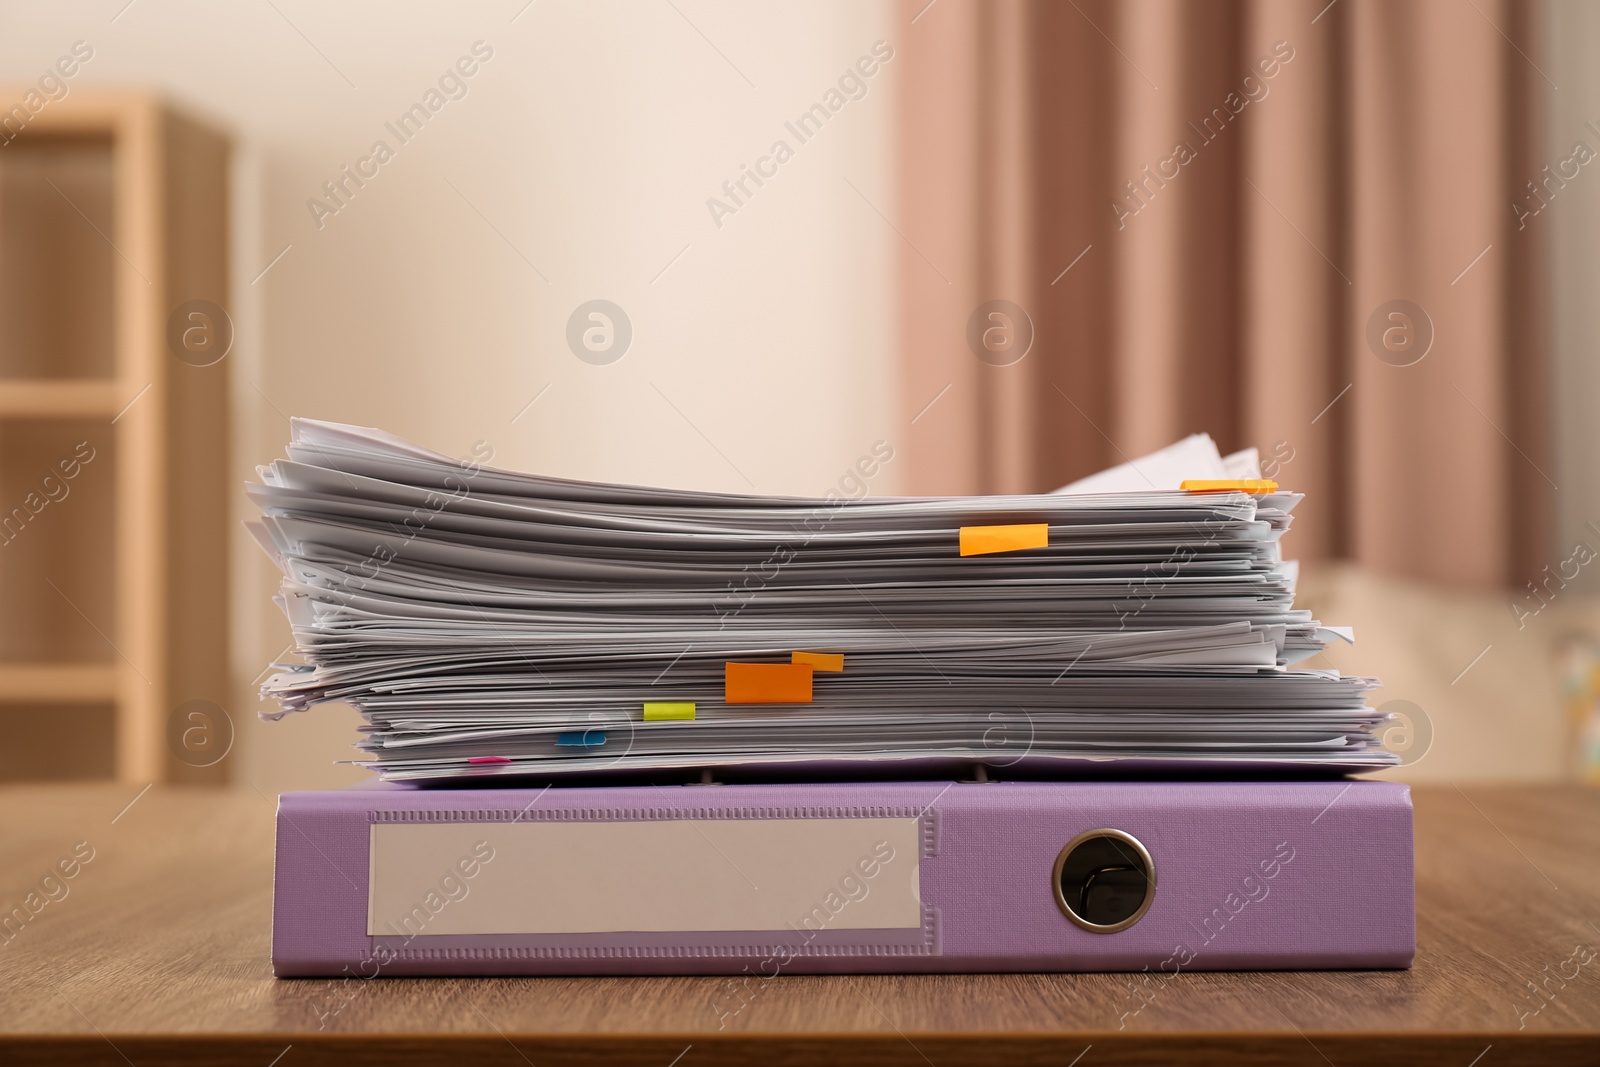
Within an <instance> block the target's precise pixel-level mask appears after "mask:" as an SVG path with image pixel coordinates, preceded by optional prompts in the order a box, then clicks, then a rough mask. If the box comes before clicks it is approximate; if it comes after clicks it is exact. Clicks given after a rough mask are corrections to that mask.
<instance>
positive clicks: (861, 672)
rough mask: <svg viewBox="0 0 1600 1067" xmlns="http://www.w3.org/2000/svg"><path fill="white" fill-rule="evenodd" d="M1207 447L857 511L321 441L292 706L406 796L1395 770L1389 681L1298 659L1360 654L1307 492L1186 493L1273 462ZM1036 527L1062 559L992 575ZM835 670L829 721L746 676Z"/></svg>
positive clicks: (338, 435)
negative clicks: (318, 710)
mask: <svg viewBox="0 0 1600 1067" xmlns="http://www.w3.org/2000/svg"><path fill="white" fill-rule="evenodd" d="M1175 448H1178V449H1185V448H1186V449H1190V450H1192V451H1193V452H1194V453H1195V456H1198V457H1199V459H1198V460H1197V459H1196V458H1195V456H1190V457H1189V458H1188V459H1187V460H1183V461H1180V462H1176V463H1172V464H1166V463H1163V462H1159V459H1160V457H1161V456H1162V455H1163V454H1160V453H1158V454H1157V456H1156V457H1148V458H1147V459H1146V460H1140V461H1135V462H1134V463H1133V464H1130V465H1127V466H1126V467H1125V468H1121V469H1119V470H1117V471H1111V472H1105V474H1103V475H1097V476H1096V478H1095V479H1093V480H1091V484H1089V485H1088V486H1087V488H1088V489H1089V490H1091V491H1088V492H1085V491H1082V490H1083V488H1084V487H1083V486H1069V487H1068V488H1067V489H1066V490H1063V491H1061V492H1059V493H1054V494H1039V495H1028V496H992V497H947V498H901V499H881V500H878V499H865V500H854V501H852V500H822V499H807V498H795V497H781V498H780V497H762V496H742V495H731V494H718V493H698V492H687V491H680V490H672V489H649V488H639V487H634V486H624V485H608V484H601V483H591V482H579V481H567V480H561V479H555V478H545V477H538V476H534V475H528V474H519V473H516V472H512V471H506V470H499V469H495V468H491V467H487V466H480V465H478V464H477V463H475V462H473V461H470V460H468V461H461V460H455V459H451V458H449V457H447V456H443V455H439V454H437V453H433V452H430V451H427V450H425V449H421V448H418V447H416V446H414V445H411V444H409V443H407V442H405V441H402V440H400V439H398V438H395V437H392V436H390V435H388V434H384V433H382V432H380V431H376V430H368V429H362V428H358V427H351V426H342V425H338V424H332V423H324V422H315V421H311V420H305V419H298V420H295V421H294V429H293V441H292V443H291V444H290V446H289V450H288V452H289V454H288V458H287V459H286V460H280V461H278V462H276V463H274V464H273V465H272V466H271V467H266V468H262V469H261V471H260V476H261V483H260V484H259V485H253V486H251V494H252V496H253V497H254V498H255V500H256V502H257V503H258V505H259V506H260V508H261V510H262V512H263V518H262V520H261V522H260V524H259V525H258V526H257V527H256V532H257V535H258V537H259V539H260V540H261V542H262V544H263V545H264V546H265V547H266V548H267V550H268V551H269V552H270V553H271V554H272V556H273V558H274V559H275V560H276V561H277V563H278V564H279V566H280V567H281V568H282V570H283V572H284V580H283V590H282V596H281V598H280V604H281V606H282V607H283V609H284V611H285V613H286V614H287V616H288V618H289V622H290V624H291V626H292V628H293V632H294V647H295V651H296V652H297V653H298V655H299V656H300V657H301V658H303V659H304V660H305V661H306V662H305V663H301V664H279V665H276V666H277V668H278V673H276V674H274V675H272V676H271V677H270V678H269V679H268V680H267V682H266V684H265V686H264V692H265V693H266V694H268V695H270V696H271V697H274V698H276V700H277V701H278V702H279V703H280V705H281V707H282V708H283V710H284V711H300V710H304V709H307V708H310V707H312V706H313V705H316V704H319V703H323V702H326V701H347V702H349V703H351V704H353V705H354V706H355V707H356V708H357V709H358V710H359V711H360V712H361V714H362V715H363V716H364V717H365V719H366V721H367V724H368V725H367V727H366V728H365V729H364V736H363V737H362V739H361V740H360V742H359V745H358V747H359V749H360V750H361V751H362V752H363V753H364V754H365V755H364V758H363V759H361V760H359V761H357V762H361V763H364V764H366V765H369V766H371V767H374V768H376V769H377V770H379V771H380V772H381V773H382V774H383V776H384V777H385V778H389V779H461V778H469V777H470V778H479V777H502V776H523V777H528V776H531V777H549V776H553V775H566V774H573V773H592V772H598V771H629V770H632V771H663V770H686V771H693V770H696V769H716V768H733V767H738V768H744V769H756V770H772V769H782V768H787V769H790V770H797V771H802V772H805V773H812V772H816V771H824V770H843V771H846V772H849V771H850V770H851V769H852V768H853V769H854V770H855V771H856V772H858V773H872V774H878V773H882V772H885V771H889V770H910V769H919V768H923V767H931V766H933V765H936V764H937V765H947V764H952V763H967V764H985V765H987V766H989V767H1006V768H1010V769H1012V772H1013V773H1050V774H1070V773H1078V772H1080V771H1087V770H1094V769H1097V768H1098V769H1104V768H1105V767H1106V766H1107V765H1109V766H1112V767H1114V768H1115V769H1118V770H1128V769H1131V770H1136V771H1137V770H1140V769H1150V770H1160V771H1163V772H1168V773H1170V772H1171V771H1173V770H1175V769H1176V770H1195V771H1207V770H1209V771H1212V772H1217V773H1230V774H1235V773H1242V772H1249V771H1260V772H1263V773H1265V772H1271V773H1274V774H1282V773H1284V772H1285V771H1297V770H1304V771H1313V772H1322V773H1345V772H1350V771H1361V770H1371V769H1376V768H1380V767H1383V766H1388V765H1391V764H1393V763H1395V762H1396V757H1394V756H1393V755H1391V754H1390V753H1388V752H1386V751H1384V750H1383V749H1382V748H1381V747H1380V746H1379V745H1378V744H1377V743H1376V741H1375V739H1374V736H1373V730H1374V728H1375V727H1376V726H1377V725H1378V724H1379V723H1380V722H1382V721H1383V719H1384V716H1383V715H1381V714H1380V713H1379V712H1377V711H1375V710H1373V709H1371V708H1369V707H1368V706H1367V705H1366V695H1367V693H1368V692H1369V691H1370V690H1371V689H1373V688H1374V687H1375V686H1376V685H1377V683H1376V682H1375V681H1374V680H1372V679H1366V678H1354V677H1346V676H1341V675H1340V674H1339V673H1338V672H1336V671H1332V670H1315V669H1308V667H1306V666H1296V664H1303V663H1304V661H1306V660H1307V659H1309V658H1310V657H1312V656H1314V655H1315V654H1316V653H1317V652H1318V651H1320V650H1321V649H1322V648H1323V647H1324V645H1325V644H1326V643H1327V642H1328V641H1329V640H1332V639H1334V638H1335V637H1348V634H1346V633H1343V632H1341V631H1338V630H1336V629H1333V628H1327V627H1323V626H1321V625H1320V624H1319V623H1318V622H1316V621H1315V620H1313V619H1312V618H1311V617H1310V615H1309V613H1308V612H1305V611H1297V610H1295V609H1294V607H1293V603H1292V602H1293V591H1294V568H1293V564H1292V563H1286V562H1285V561H1283V559H1282V557H1281V555H1280V552H1279V544H1278V542H1279V538H1280V536H1281V535H1282V534H1283V533H1284V531H1285V530H1287V529H1288V526H1289V521H1290V512H1292V511H1293V509H1294V507H1295V505H1296V504H1297V503H1298V502H1299V500H1300V497H1299V496H1298V495H1297V494H1294V493H1287V492H1270V493H1266V494H1263V495H1251V494H1249V493H1245V492H1214V493H1190V492H1183V491H1180V490H1178V489H1177V486H1176V484H1175V483H1174V477H1173V470H1176V469H1178V468H1183V470H1182V471H1181V472H1180V475H1181V476H1186V477H1201V478H1205V477H1211V476H1212V475H1213V473H1215V472H1220V474H1221V475H1226V476H1232V477H1245V476H1249V475H1250V473H1251V472H1249V471H1247V470H1246V469H1245V468H1246V467H1248V466H1250V459H1249V457H1228V458H1227V459H1226V460H1224V459H1222V458H1221V457H1218V456H1217V454H1216V449H1215V447H1214V446H1212V445H1211V444H1210V439H1209V438H1204V437H1201V438H1191V439H1190V440H1189V441H1187V442H1181V443H1180V445H1178V446H1175ZM1168 451H1171V450H1168ZM1197 464H1198V465H1199V467H1200V468H1201V469H1194V468H1195V467H1196V465H1197ZM1169 468H1171V469H1169ZM1130 479H1131V480H1132V482H1131V483H1130ZM1138 483H1144V484H1145V485H1148V486H1149V487H1141V486H1140V485H1139V484H1138ZM1127 489H1134V490H1136V491H1124V490H1127ZM1041 525H1043V526H1046V527H1047V531H1040V530H1039V527H1040V526H1041ZM1008 526H1023V527H1027V528H1028V529H1030V530H1034V531H1038V532H1039V533H1040V534H1043V535H1044V536H1043V540H1044V544H1043V547H1037V548H1028V549H1022V550H1016V551H1001V552H993V553H989V554H981V555H966V556H963V555H961V554H960V545H961V543H962V536H963V535H962V531H963V529H964V528H965V529H967V530H969V531H971V530H975V529H978V530H988V529H990V528H993V527H1008ZM796 653H801V654H802V655H801V656H799V657H797V656H796V655H795V654H796ZM806 654H820V655H821V656H823V657H824V659H820V660H815V662H818V663H823V662H829V663H831V664H834V665H837V663H838V661H837V660H834V659H833V657H837V656H842V668H843V669H842V670H833V669H827V670H822V669H816V670H814V669H813V668H812V667H809V666H807V667H805V668H804V670H803V671H801V672H798V673H804V674H805V675H806V676H807V679H806V680H807V685H808V686H809V702H756V703H738V702H735V703H730V702H729V700H728V699H727V698H729V697H734V696H741V694H736V693H735V679H734V675H733V671H734V670H736V669H738V668H737V667H735V668H730V667H729V666H728V665H729V664H735V665H739V664H770V665H779V664H790V665H791V667H790V668H788V669H786V670H784V671H780V672H778V673H780V674H782V675H783V677H784V678H786V679H792V677H793V676H794V675H795V674H796V673H797V671H796V669H795V667H794V666H793V661H795V660H796V659H807V658H812V657H808V656H807V655H806ZM742 696H745V697H747V696H748V693H744V694H742ZM688 705H692V709H691V708H689V707H687V706H688ZM647 709H648V710H647ZM279 714H281V712H280V713H279ZM691 714H692V716H693V718H688V717H687V716H688V715H691Z"/></svg>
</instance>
